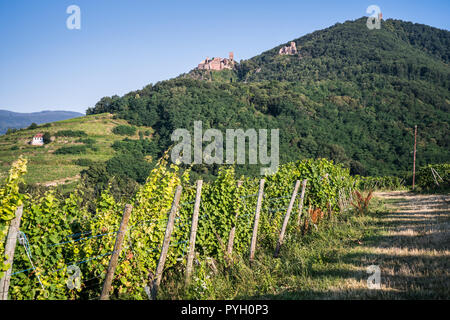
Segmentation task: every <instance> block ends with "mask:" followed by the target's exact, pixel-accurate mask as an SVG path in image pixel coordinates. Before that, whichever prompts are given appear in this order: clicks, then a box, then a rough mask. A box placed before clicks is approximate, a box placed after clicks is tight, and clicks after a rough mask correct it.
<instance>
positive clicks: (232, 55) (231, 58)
mask: <svg viewBox="0 0 450 320" xmlns="http://www.w3.org/2000/svg"><path fill="white" fill-rule="evenodd" d="M228 58H229V59H230V60H231V61H233V60H234V53H233V51H231V52H230V53H229V54H228Z"/></svg>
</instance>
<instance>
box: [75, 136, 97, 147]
mask: <svg viewBox="0 0 450 320" xmlns="http://www.w3.org/2000/svg"><path fill="white" fill-rule="evenodd" d="M75 142H78V143H84V144H86V145H88V146H92V145H93V144H95V143H96V142H97V141H95V139H92V138H86V139H78V140H77V141H75Z"/></svg>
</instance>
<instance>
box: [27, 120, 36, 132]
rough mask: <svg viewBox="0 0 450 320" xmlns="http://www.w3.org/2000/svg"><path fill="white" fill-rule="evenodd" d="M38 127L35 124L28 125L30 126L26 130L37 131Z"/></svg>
mask: <svg viewBox="0 0 450 320" xmlns="http://www.w3.org/2000/svg"><path fill="white" fill-rule="evenodd" d="M37 127H38V125H37V124H36V123H34V122H33V123H32V124H30V126H29V127H28V128H27V129H28V130H33V129H37Z"/></svg>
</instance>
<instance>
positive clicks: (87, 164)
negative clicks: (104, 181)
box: [73, 159, 95, 167]
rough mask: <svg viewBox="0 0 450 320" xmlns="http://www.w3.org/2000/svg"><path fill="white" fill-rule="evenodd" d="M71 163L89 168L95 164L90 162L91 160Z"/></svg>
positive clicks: (76, 160) (79, 160) (78, 160)
mask: <svg viewBox="0 0 450 320" xmlns="http://www.w3.org/2000/svg"><path fill="white" fill-rule="evenodd" d="M73 163H74V164H75V165H77V166H80V167H90V166H92V165H93V164H94V163H95V162H94V161H92V160H91V159H75V160H73Z"/></svg>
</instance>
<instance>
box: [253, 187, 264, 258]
mask: <svg viewBox="0 0 450 320" xmlns="http://www.w3.org/2000/svg"><path fill="white" fill-rule="evenodd" d="M264 182H265V180H264V179H261V180H260V181H259V192H258V202H257V204H256V211H255V222H254V224H253V234H252V242H251V244H250V261H253V259H254V258H255V249H256V238H257V236H258V224H259V214H260V212H261V205H262V200H263V195H264Z"/></svg>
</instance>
